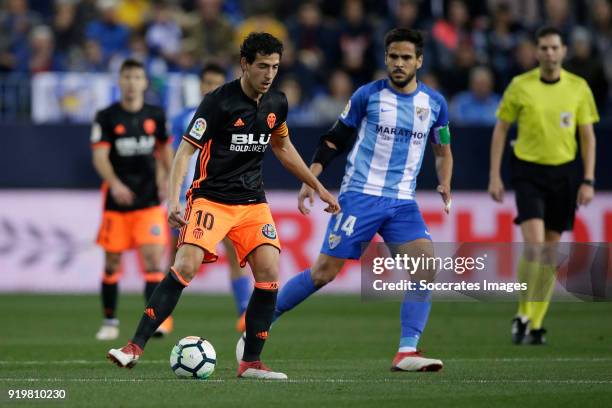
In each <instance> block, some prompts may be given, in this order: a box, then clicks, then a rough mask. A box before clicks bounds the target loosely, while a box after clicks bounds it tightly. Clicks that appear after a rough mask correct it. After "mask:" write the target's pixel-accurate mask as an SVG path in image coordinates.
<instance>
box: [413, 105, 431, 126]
mask: <svg viewBox="0 0 612 408" xmlns="http://www.w3.org/2000/svg"><path fill="white" fill-rule="evenodd" d="M414 110H415V112H416V115H417V118H419V120H420V121H421V122H425V120H427V118H428V117H429V108H423V107H421V106H415V107H414Z"/></svg>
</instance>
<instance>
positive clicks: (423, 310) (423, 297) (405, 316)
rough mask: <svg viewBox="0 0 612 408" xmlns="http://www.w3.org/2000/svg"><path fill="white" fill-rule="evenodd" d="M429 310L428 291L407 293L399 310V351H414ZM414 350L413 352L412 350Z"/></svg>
mask: <svg viewBox="0 0 612 408" xmlns="http://www.w3.org/2000/svg"><path fill="white" fill-rule="evenodd" d="M430 310H431V292H430V291H428V290H422V291H408V292H406V295H405V296H404V301H403V302H402V306H401V308H400V321H401V324H402V335H401V338H400V345H399V346H400V350H399V351H414V350H416V348H417V346H418V344H419V338H420V337H421V333H423V329H425V325H426V324H427V319H429V312H430ZM413 349H414V350H413Z"/></svg>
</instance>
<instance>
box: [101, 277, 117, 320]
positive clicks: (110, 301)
mask: <svg viewBox="0 0 612 408" xmlns="http://www.w3.org/2000/svg"><path fill="white" fill-rule="evenodd" d="M118 292H119V287H118V285H117V283H104V282H102V290H101V296H102V309H103V310H104V318H105V319H115V318H116V311H117V294H118Z"/></svg>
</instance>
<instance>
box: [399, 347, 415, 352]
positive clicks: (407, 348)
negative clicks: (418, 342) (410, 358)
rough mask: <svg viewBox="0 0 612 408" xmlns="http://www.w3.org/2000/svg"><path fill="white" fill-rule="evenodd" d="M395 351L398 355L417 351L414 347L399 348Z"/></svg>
mask: <svg viewBox="0 0 612 408" xmlns="http://www.w3.org/2000/svg"><path fill="white" fill-rule="evenodd" d="M397 351H398V352H399V353H414V352H415V351H417V349H416V347H400V348H399V349H398V350H397Z"/></svg>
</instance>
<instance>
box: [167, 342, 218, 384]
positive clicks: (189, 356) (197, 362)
mask: <svg viewBox="0 0 612 408" xmlns="http://www.w3.org/2000/svg"><path fill="white" fill-rule="evenodd" d="M216 365H217V353H216V352H215V348H214V347H213V345H212V344H210V342H209V341H208V340H206V339H203V338H201V337H198V336H187V337H185V338H183V339H181V340H179V342H178V343H176V345H175V346H174V347H173V348H172V351H171V352H170V368H172V371H174V374H176V376H177V377H179V378H198V379H201V380H204V379H206V378H208V377H210V375H211V374H212V373H213V372H214V371H215V366H216Z"/></svg>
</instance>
